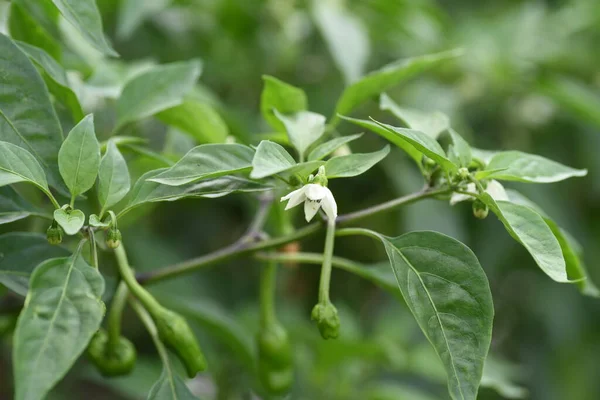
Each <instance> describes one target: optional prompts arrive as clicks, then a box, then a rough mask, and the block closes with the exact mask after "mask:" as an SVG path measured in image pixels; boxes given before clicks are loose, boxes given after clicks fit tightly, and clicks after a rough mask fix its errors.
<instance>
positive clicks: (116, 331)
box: [108, 281, 129, 348]
mask: <svg viewBox="0 0 600 400" xmlns="http://www.w3.org/2000/svg"><path fill="white" fill-rule="evenodd" d="M128 294H129V290H128V289H127V285H126V284H125V282H123V281H121V282H120V283H119V286H118V287H117V290H116V292H115V295H114V296H113V299H112V303H111V305H110V311H109V313H108V343H109V347H112V348H116V346H117V344H118V343H119V338H120V337H121V318H122V316H123V309H124V308H125V303H126V302H127V295H128Z"/></svg>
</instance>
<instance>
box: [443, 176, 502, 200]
mask: <svg viewBox="0 0 600 400" xmlns="http://www.w3.org/2000/svg"><path fill="white" fill-rule="evenodd" d="M465 191H466V192H469V193H473V194H474V195H476V194H477V188H476V187H475V184H474V183H469V184H468V185H467V189H466V190H465ZM485 191H486V192H487V193H488V194H489V195H490V196H492V199H494V200H503V201H508V200H509V199H508V194H506V191H505V190H504V186H502V184H501V183H500V182H498V181H495V180H491V181H489V183H488V185H487V187H486V188H485ZM466 200H474V198H473V197H472V196H469V195H467V194H463V193H452V197H450V205H455V204H456V203H460V202H461V201H466Z"/></svg>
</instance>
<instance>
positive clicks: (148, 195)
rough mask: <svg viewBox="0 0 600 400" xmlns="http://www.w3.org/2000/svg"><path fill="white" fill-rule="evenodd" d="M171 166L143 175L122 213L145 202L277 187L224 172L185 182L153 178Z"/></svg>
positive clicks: (134, 186)
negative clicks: (165, 182) (176, 183)
mask: <svg viewBox="0 0 600 400" xmlns="http://www.w3.org/2000/svg"><path fill="white" fill-rule="evenodd" d="M167 170H168V169H167V168H162V169H157V170H153V171H149V172H146V173H145V174H144V175H142V176H141V177H140V178H139V179H138V180H137V182H136V183H135V185H133V188H131V192H130V195H129V202H128V203H127V206H126V207H125V209H123V211H121V212H120V213H119V216H122V215H124V214H125V213H126V212H128V211H131V210H132V209H133V208H135V207H138V206H140V205H142V204H145V203H154V202H160V201H174V200H179V199H183V198H187V197H207V198H215V197H221V196H226V195H228V194H231V193H238V192H241V193H246V192H261V191H265V190H271V189H272V188H273V187H272V186H269V185H263V184H261V183H259V182H254V181H250V180H248V179H244V178H239V177H236V176H222V177H219V178H214V179H208V180H205V181H202V182H197V183H188V184H186V185H181V186H169V185H162V184H160V183H157V182H153V181H152V178H154V177H155V176H157V175H159V174H161V173H162V172H164V171H167Z"/></svg>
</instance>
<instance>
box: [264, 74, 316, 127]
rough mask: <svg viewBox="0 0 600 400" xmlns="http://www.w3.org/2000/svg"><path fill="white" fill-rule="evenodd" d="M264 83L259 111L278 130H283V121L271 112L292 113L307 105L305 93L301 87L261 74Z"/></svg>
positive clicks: (304, 108) (301, 109) (303, 108)
mask: <svg viewBox="0 0 600 400" xmlns="http://www.w3.org/2000/svg"><path fill="white" fill-rule="evenodd" d="M263 81H264V82H265V85H264V87H263V90H262V93H261V95H260V112H261V113H262V115H263V118H264V119H265V120H266V121H267V122H268V123H269V125H271V127H272V128H273V129H275V130H276V131H278V132H285V126H284V125H283V123H282V122H281V121H280V120H279V119H278V118H277V117H276V116H275V115H274V114H273V111H274V110H277V111H279V112H280V113H282V114H294V113H296V112H298V111H304V110H306V109H307V107H308V101H307V100H306V94H305V93H304V91H303V90H302V89H299V88H297V87H295V86H292V85H289V84H287V83H285V82H283V81H281V80H279V79H277V78H275V77H273V76H269V75H263Z"/></svg>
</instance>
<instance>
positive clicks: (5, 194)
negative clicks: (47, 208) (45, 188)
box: [0, 186, 41, 225]
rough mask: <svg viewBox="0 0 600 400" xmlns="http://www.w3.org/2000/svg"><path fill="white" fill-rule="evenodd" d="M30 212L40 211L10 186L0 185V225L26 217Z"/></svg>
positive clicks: (35, 213) (38, 213) (36, 213)
mask: <svg viewBox="0 0 600 400" xmlns="http://www.w3.org/2000/svg"><path fill="white" fill-rule="evenodd" d="M32 214H34V215H40V214H41V213H40V212H39V211H38V210H36V209H35V207H34V206H33V205H31V204H29V203H28V202H27V201H25V200H24V199H23V198H21V196H19V195H18V194H17V192H15V190H14V189H13V188H11V187H10V186H4V187H0V225H2V224H8V223H10V222H14V221H18V220H20V219H23V218H27V217H28V216H30V215H32Z"/></svg>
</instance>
